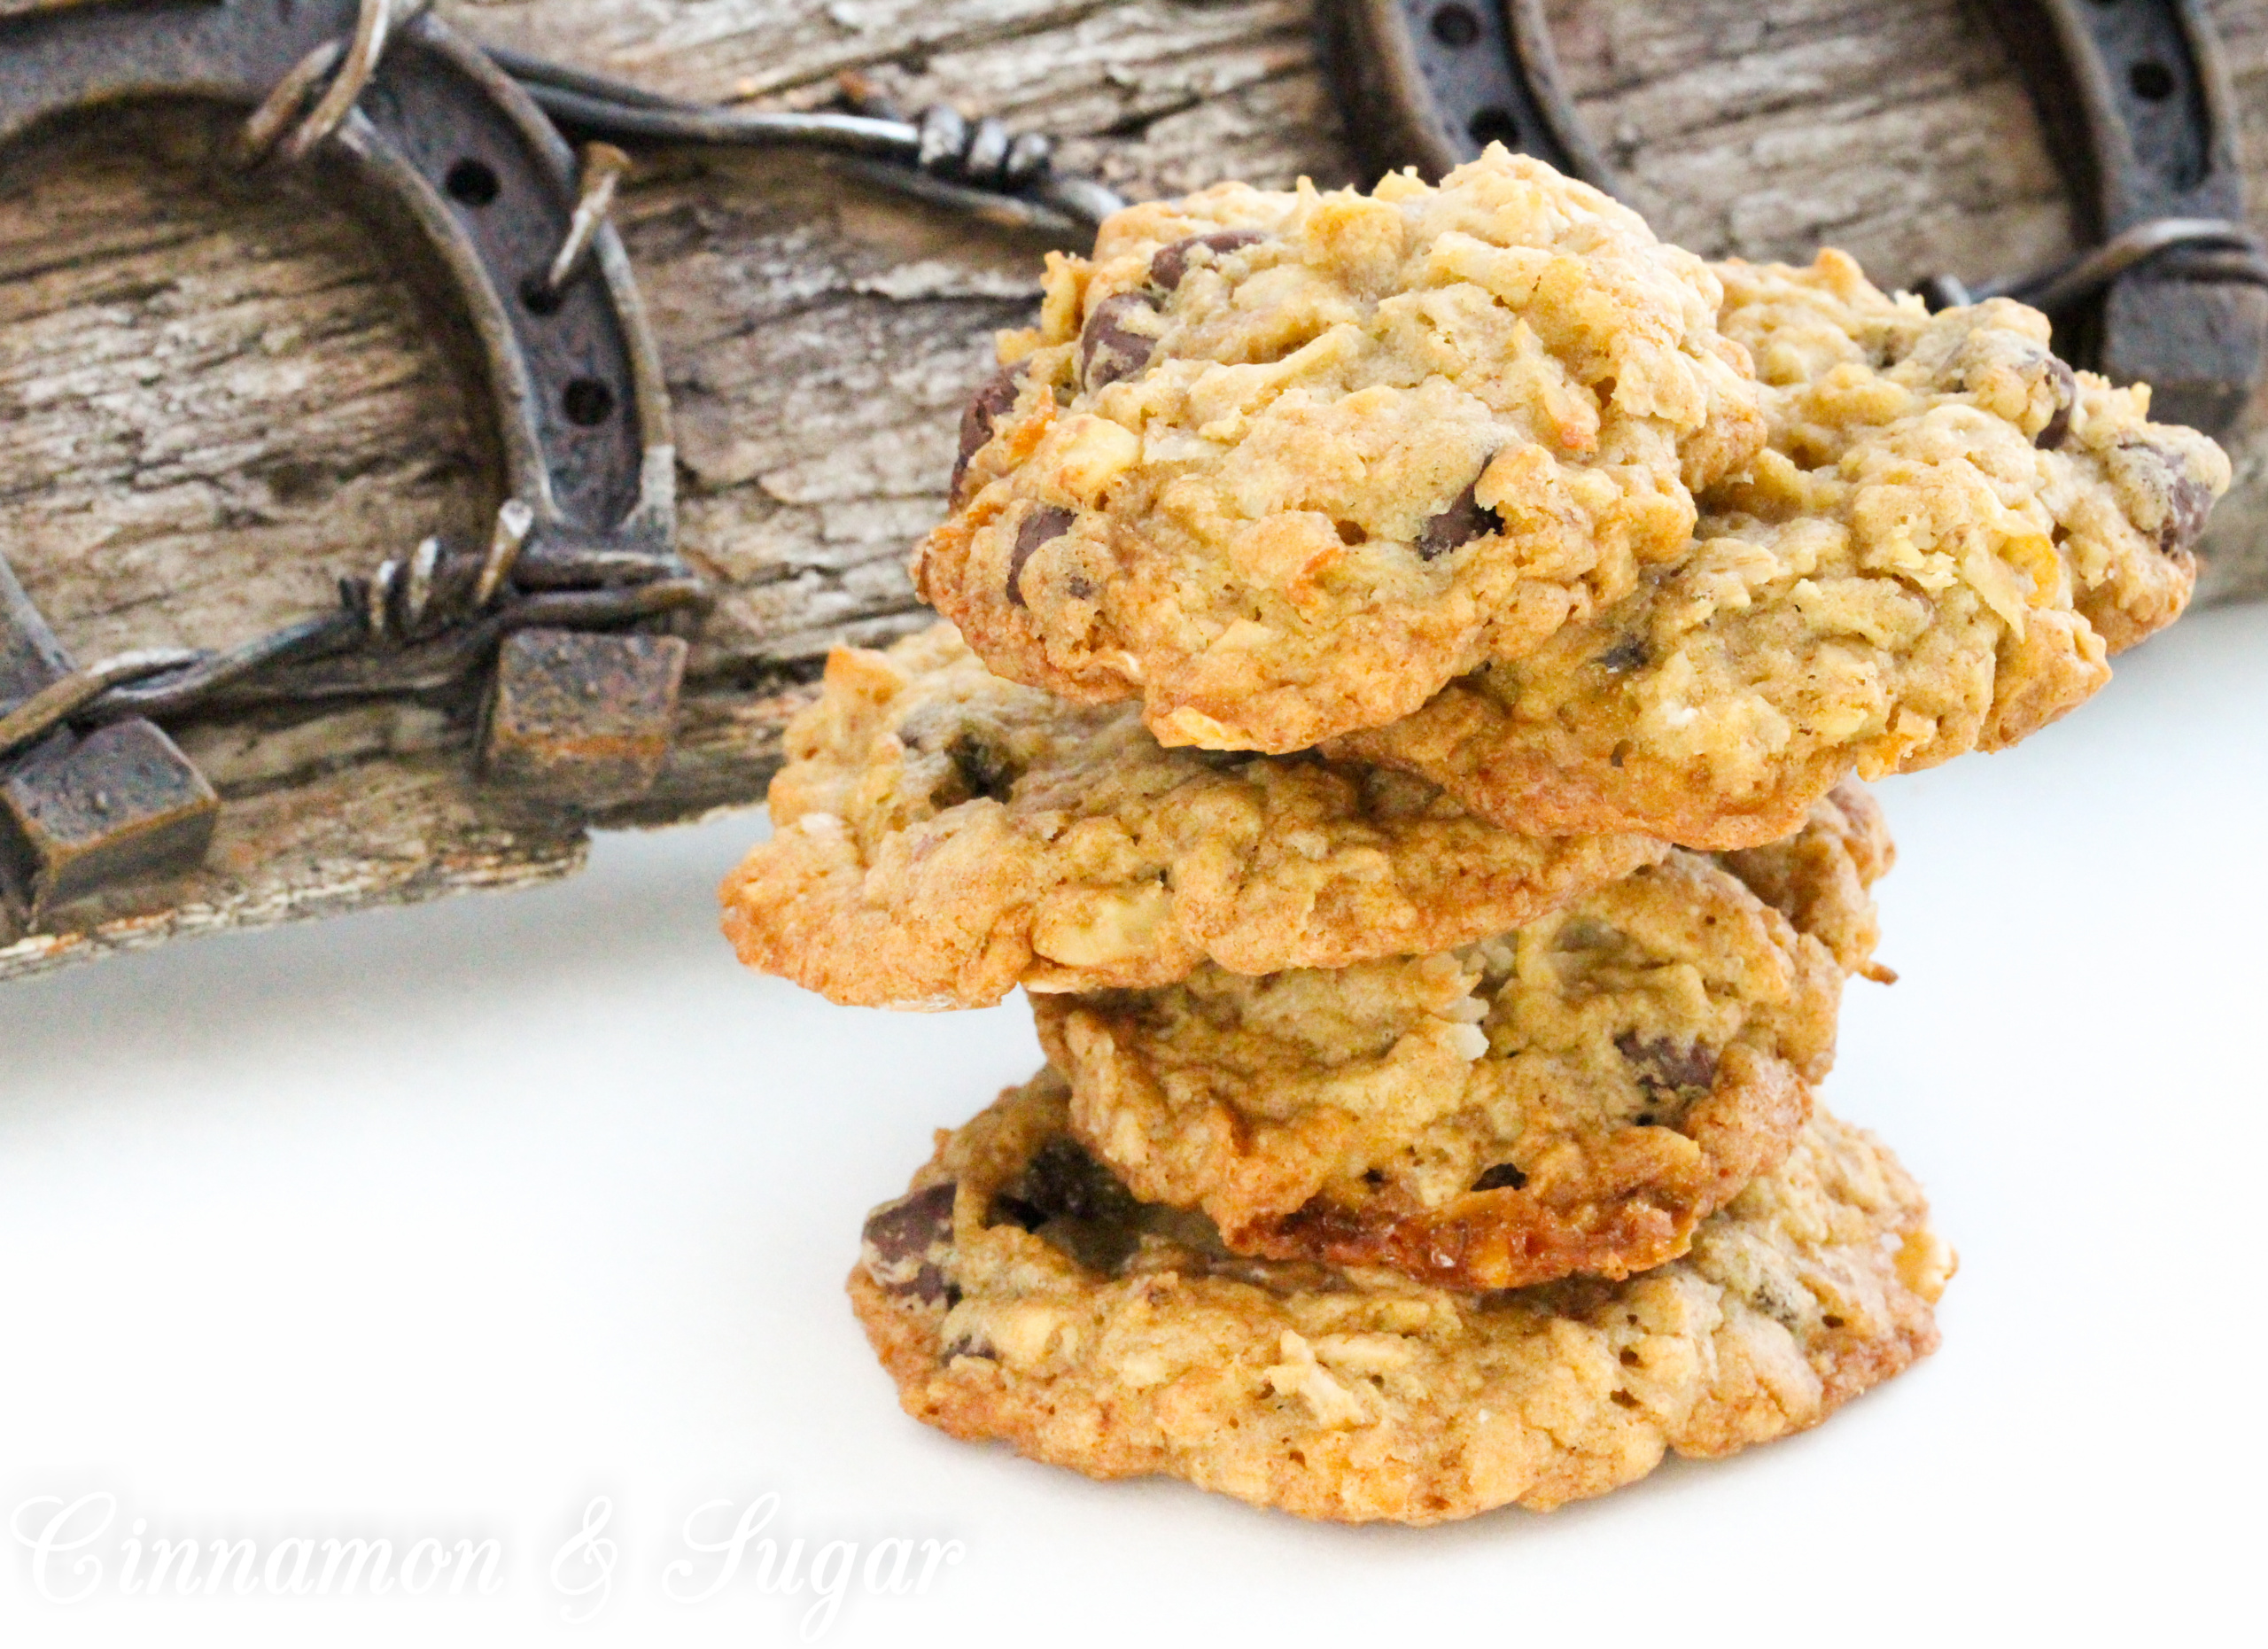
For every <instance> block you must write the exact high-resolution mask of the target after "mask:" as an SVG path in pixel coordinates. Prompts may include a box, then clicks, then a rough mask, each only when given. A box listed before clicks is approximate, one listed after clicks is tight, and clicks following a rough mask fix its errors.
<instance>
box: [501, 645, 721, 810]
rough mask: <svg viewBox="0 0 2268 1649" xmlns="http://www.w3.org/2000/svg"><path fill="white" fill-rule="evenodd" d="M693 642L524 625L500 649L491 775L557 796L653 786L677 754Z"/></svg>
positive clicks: (567, 801)
mask: <svg viewBox="0 0 2268 1649" xmlns="http://www.w3.org/2000/svg"><path fill="white" fill-rule="evenodd" d="M686 652H687V648H686V644H685V642H683V641H681V640H680V639H679V638H678V637H676V636H674V635H593V634H588V633H586V632H582V631H576V630H522V631H520V632H518V633H517V634H515V635H513V636H512V637H511V638H510V639H509V640H508V641H507V642H505V643H504V645H503V649H502V650H501V652H500V653H499V654H498V656H497V660H496V679H495V682H494V685H493V687H492V688H490V691H489V700H488V707H487V712H486V719H487V728H486V732H485V736H484V737H483V739H482V741H481V745H482V749H483V750H484V751H485V757H484V761H485V777H486V778H487V780H488V781H489V782H490V783H492V784H495V785H498V786H501V787H503V788H506V789H511V790H514V791H517V792H518V793H519V794H521V795H523V796H524V797H529V798H531V799H533V800H538V801H541V802H545V803H548V804H552V805H562V804H563V805H571V806H576V807H594V806H599V805H603V804H605V803H609V802H625V801H631V800H633V799H635V798H636V797H640V796H642V795H644V794H645V793H646V792H647V791H648V790H649V789H652V788H653V784H654V781H655V780H656V779H657V778H659V777H660V776H661V772H662V764H663V763H664V761H666V760H667V759H668V758H669V753H670V735H671V732H672V728H674V727H675V726H676V724H677V700H678V690H679V688H680V686H682V684H683V683H684V681H685V659H686Z"/></svg>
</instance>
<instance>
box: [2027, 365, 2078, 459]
mask: <svg viewBox="0 0 2268 1649" xmlns="http://www.w3.org/2000/svg"><path fill="white" fill-rule="evenodd" d="M2047 375H2048V383H2049V384H2050V385H2052V386H2053V387H2054V391H2055V411H2054V414H2053V416H2050V417H2049V418H2048V420H2047V423H2046V424H2043V425H2041V426H2040V431H2039V434H2037V435H2035V436H2033V437H2032V438H2031V444H2032V445H2033V446H2035V447H2039V449H2040V450H2041V451H2043V452H2054V451H2055V450H2056V449H2057V448H2058V447H2062V444H2063V443H2064V442H2065V441H2067V440H2069V439H2070V436H2071V408H2073V407H2075V406H2077V405H2078V401H2079V375H2078V373H2076V372H2074V371H2072V370H2071V369H2070V367H2068V366H2066V365H2064V364H2063V362H2061V361H2059V360H2057V359H2056V358H2055V357H2054V355H2050V356H2048V357H2047Z"/></svg>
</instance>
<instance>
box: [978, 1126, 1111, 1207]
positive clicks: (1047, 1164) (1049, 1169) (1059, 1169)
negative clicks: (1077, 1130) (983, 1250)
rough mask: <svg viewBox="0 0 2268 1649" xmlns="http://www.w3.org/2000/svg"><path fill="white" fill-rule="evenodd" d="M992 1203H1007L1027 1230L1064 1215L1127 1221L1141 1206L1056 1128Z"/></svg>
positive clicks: (1078, 1146) (1002, 1204) (1067, 1136)
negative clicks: (1051, 1136) (1056, 1133)
mask: <svg viewBox="0 0 2268 1649" xmlns="http://www.w3.org/2000/svg"><path fill="white" fill-rule="evenodd" d="M992 1206H993V1210H994V1212H995V1213H996V1214H997V1213H998V1212H999V1211H1000V1210H1002V1209H1004V1208H1005V1209H1007V1210H1009V1215H1008V1217H1010V1218H1011V1219H1014V1221H1015V1222H1016V1224H1018V1225H1021V1226H1023V1228H1024V1229H1025V1230H1026V1231H1034V1230H1037V1229H1038V1227H1039V1225H1043V1224H1045V1222H1046V1221H1048V1220H1051V1219H1055V1218H1059V1217H1063V1216H1066V1215H1068V1216H1069V1217H1071V1218H1074V1219H1108V1220H1120V1221H1129V1220H1131V1219H1133V1218H1134V1217H1135V1216H1136V1215H1137V1214H1138V1212H1139V1211H1140V1209H1141V1204H1140V1203H1138V1202H1136V1201H1135V1200H1134V1194H1133V1193H1132V1192H1130V1191H1129V1190H1128V1189H1127V1188H1126V1187H1125V1186H1122V1185H1121V1184H1120V1183H1119V1182H1118V1177H1117V1176H1116V1175H1115V1174H1114V1173H1112V1172H1111V1171H1110V1170H1108V1169H1107V1168H1105V1167H1104V1166H1103V1165H1102V1164H1101V1163H1098V1162H1097V1161H1095V1159H1094V1158H1093V1157H1092V1156H1091V1155H1088V1153H1087V1148H1086V1147H1084V1146H1083V1145H1081V1144H1080V1143H1079V1142H1078V1141H1077V1140H1074V1139H1072V1138H1071V1137H1070V1136H1069V1135H1068V1134H1058V1135H1057V1136H1056V1137H1055V1138H1054V1139H1052V1140H1049V1141H1048V1142H1047V1143H1046V1144H1045V1145H1043V1146H1041V1147H1039V1149H1038V1150H1037V1151H1035V1152H1033V1153H1032V1155H1031V1160H1030V1161H1029V1162H1028V1163H1025V1164H1024V1168H1023V1171H1022V1172H1021V1173H1020V1174H1018V1175H1017V1176H1016V1178H1015V1179H1014V1181H1013V1182H1012V1183H1011V1184H1010V1185H1009V1186H1008V1187H1007V1188H1006V1190H1004V1191H1003V1192H1001V1194H1000V1195H999V1197H998V1200H997V1201H995V1202H994V1203H993V1205H992ZM995 1223H998V1222H997V1221H996V1222H995Z"/></svg>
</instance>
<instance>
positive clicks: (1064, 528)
mask: <svg viewBox="0 0 2268 1649" xmlns="http://www.w3.org/2000/svg"><path fill="white" fill-rule="evenodd" d="M1077 519H1078V517H1076V516H1075V515H1073V514H1072V513H1071V512H1070V511H1069V510H1068V509H1062V508H1060V507H1059V506H1057V505H1055V504H1042V505H1041V506H1040V507H1039V508H1038V509H1035V510H1033V511H1032V512H1031V513H1030V514H1029V515H1028V516H1026V517H1024V518H1023V524H1022V525H1020V526H1019V527H1017V528H1016V547H1015V548H1014V549H1012V550H1010V551H1009V552H1008V604H1009V605H1010V606H1012V607H1021V606H1022V605H1023V604H1024V563H1026V562H1028V561H1029V560H1030V559H1031V554H1032V551H1034V550H1036V549H1037V548H1039V547H1040V546H1041V545H1042V544H1045V543H1047V542H1049V541H1051V540H1053V539H1059V538H1061V537H1062V536H1063V535H1064V534H1065V533H1068V532H1069V531H1070V530H1071V524H1072V523H1073V522H1074V521H1076V520H1077Z"/></svg>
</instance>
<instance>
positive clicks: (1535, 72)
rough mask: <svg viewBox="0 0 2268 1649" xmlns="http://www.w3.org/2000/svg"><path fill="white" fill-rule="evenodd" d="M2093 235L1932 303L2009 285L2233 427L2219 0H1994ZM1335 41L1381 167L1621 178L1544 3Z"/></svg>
mask: <svg viewBox="0 0 2268 1649" xmlns="http://www.w3.org/2000/svg"><path fill="white" fill-rule="evenodd" d="M1986 10H1987V11H1988V12H1989V13H1990V14H1991V16H1992V20H1993V22H1994V24H1995V26H1996V27H1998V28H1999V30H2000V33H2001V34H2002V35H2003V36H2004V37H2005V38H2006V40H2007V42H2008V48H2009V51H2010V52H2011V53H2012V55H2013V56H2014V57H2015V58H2016V63H2017V64H2018V66H2020V68H2021V69H2022V70H2023V74H2024V77H2025V80H2026V82H2027V83H2028V85H2029V87H2030V89H2031V95H2032V98H2033V101H2034V102H2035V104H2037V105H2038V106H2039V113H2040V116H2041V120H2042V122H2043V124H2044V125H2045V126H2046V128H2047V136H2048V140H2049V143H2050V145H2051V147H2052V148H2053V150H2054V153H2055V156H2056V159H2057V160H2058V162H2059V164H2060V165H2061V166H2062V168H2063V170H2064V172H2065V174H2066V175H2067V177H2068V179H2069V182H2070V186H2071V189H2072V191H2073V193H2074V195H2075V197H2076V198H2077V199H2078V202H2079V205H2080V208H2081V217H2082V221H2083V222H2085V225H2086V230H2085V232H2086V234H2087V237H2088V239H2089V240H2090V242H2091V243H2093V244H2092V245H2090V246H2089V247H2088V248H2087V249H2086V250H2085V251H2084V252H2082V253H2078V255H2077V256H2075V257H2073V258H2071V259H2070V260H2069V261H2066V262H2064V263H2063V264H2061V265H2059V266H2058V267H2056V268H2051V269H2047V270H2043V271H2040V272H2039V273H2036V274H2034V275H2031V276H2020V277H2016V278H2010V279H2001V280H1990V281H1984V282H1980V283H1977V284H1974V285H1969V284H1963V283H1962V282H1961V280H1959V279H1958V278H1956V277H1954V276H1946V275H1939V276H1931V277H1930V278H1929V279H1927V280H1925V281H1923V282H1922V283H1921V286H1920V290H1921V292H1922V296H1923V298H1924V299H1926V300H1927V301H1929V302H1930V305H1931V306H1932V307H1939V308H1942V307H1946V306H1947V305H1948V304H1957V303H1968V302H1970V301H1972V300H1974V299H1980V298H1986V297H1992V296H2008V297H2015V298H2018V299H2023V301H2024V302H2026V303H2029V304H2032V305H2034V306H2035V307H2039V308H2040V309H2043V310H2045V311H2047V314H2048V315H2049V316H2050V317H2051V318H2052V319H2053V320H2054V323H2055V334H2056V346H2057V348H2058V349H2059V350H2060V351H2061V352H2062V354H2064V355H2065V356H2066V357H2067V358H2069V359H2070V360H2071V361H2073V362H2077V363H2078V364H2079V365H2081V366H2085V367H2090V368H2093V369H2095V370H2098V371H2101V372H2104V373H2106V374H2108V375H2109V376H2110V377H2113V378H2115V379H2117V381H2119V382H2121V383H2132V382H2138V381H2139V382H2146V383H2148V384H2149V385H2151V387H2152V391H2153V397H2152V403H2151V404H2152V408H2153V411H2154V412H2155V415H2156V416H2160V417H2163V418H2169V419H2172V420H2174V421H2177V422H2179V423H2183V424H2194V425H2195V426H2196V427H2198V428H2200V429H2202V430H2207V431H2211V432H2219V431H2222V430H2225V429H2226V428H2227V427H2228V426H2229V425H2230V424H2232V423H2233V421H2234V420H2235V418H2236V417H2237V416H2238V415H2239V414H2240V413H2241V411H2242V410H2243V408H2244V406H2245V404H2246V402H2247V401H2249V399H2250V398H2251V395H2252V393H2253V392H2254V390H2255V389H2256V386H2257V385H2258V384H2259V382H2260V378H2261V374H2262V365H2263V354H2264V331H2268V295H2264V293H2263V292H2261V291H2259V290H2258V289H2260V288H2263V287H2268V253H2264V251H2263V248H2262V244H2261V241H2260V238H2259V237H2258V236H2256V234H2254V233H2253V231H2252V230H2250V229H2248V228H2246V227H2245V223H2244V186H2243V175H2242V174H2241V171H2240V170H2239V169H2238V167H2237V164H2236V159H2235V148H2234V134H2235V131H2236V119H2235V104H2234V101H2233V92H2232V91H2231V89H2230V82H2229V75H2228V69H2227V65H2226V62H2225V58H2224V57H2223V55H2222V52H2221V50H2220V46H2219V43H2218V41H2217V39H2216V38H2215V36H2214V35H2213V32H2212V27H2211V24H2210V22H2209V21H2208V19H2207V18H2206V16H2205V12H2204V8H2203V5H2202V0H1987V4H1986ZM1324 24H1325V38H1326V44H1327V46H1328V47H1329V55H1330V57H1331V59H1332V67H1333V73H1334V76H1335V78H1336V80H1337V82H1338V84H1339V87H1340V95H1341V97H1342V99H1343V106H1344V107H1345V109H1346V111H1347V113H1348V117H1349V119H1348V126H1349V128H1350V130H1351V132H1352V135H1353V136H1354V138H1355V144H1356V147H1357V148H1358V149H1359V150H1360V151H1361V152H1362V154H1363V159H1364V160H1365V161H1366V162H1367V163H1369V164H1370V165H1371V167H1375V168H1377V169H1379V170H1385V169H1387V168H1390V167H1401V166H1415V167H1417V168H1418V169H1419V170H1420V171H1421V172H1423V173H1425V175H1427V176H1431V177H1439V176H1440V175H1441V174H1442V173H1444V172H1446V171H1448V170H1449V169H1450V168H1451V167H1456V166H1458V165H1461V164H1462V163H1464V161H1467V160H1470V159H1473V158H1474V157H1476V156H1477V155H1479V154H1480V152H1481V150H1482V149H1483V148H1485V147H1486V146H1487V144H1488V143H1490V142H1491V141H1501V142H1503V143H1504V144H1507V145H1509V146H1511V147H1513V148H1516V149H1520V150H1523V151H1525V152H1527V153H1529V154H1533V155H1535V156H1536V157H1537V158H1539V159H1543V160H1546V161H1549V162H1550V164H1551V165H1553V166H1555V167H1558V169H1559V170H1561V171H1563V172H1565V173H1568V174H1569V175H1573V176H1575V177H1580V178H1582V179H1583V180H1584V181H1585V182H1587V183H1593V184H1596V186H1597V187H1599V188H1601V189H1603V190H1605V191H1607V192H1609V193H1610V194H1612V193H1616V192H1618V190H1617V184H1616V180H1615V177H1614V175H1613V173H1612V169H1611V168H1610V167H1609V166H1608V165H1607V163H1606V161H1605V160H1604V158H1603V157H1602V156H1601V155H1600V153H1599V152H1598V151H1597V149H1596V147H1595V146H1594V145H1592V144H1590V143H1589V141H1588V139H1587V138H1586V137H1585V136H1584V135H1583V131H1582V126H1581V121H1579V120H1578V119H1577V118H1576V115H1575V113H1574V108H1573V105H1572V104H1571V103H1570V102H1569V100H1568V99H1567V97H1566V95H1565V92H1564V90H1563V89H1561V86H1560V81H1559V68H1558V61H1557V57H1556V56H1555V55H1554V53H1553V51H1552V48H1551V37H1550V30H1549V28H1548V27H1546V25H1545V20H1544V16H1543V9H1542V0H1331V4H1329V5H1327V6H1326V8H1325V12H1324Z"/></svg>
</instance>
